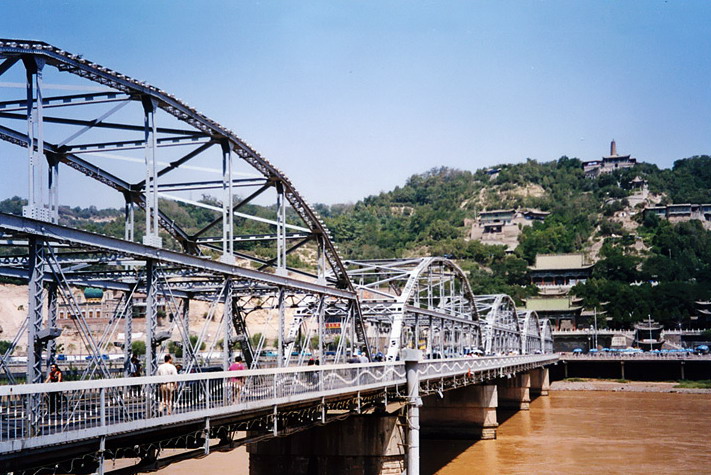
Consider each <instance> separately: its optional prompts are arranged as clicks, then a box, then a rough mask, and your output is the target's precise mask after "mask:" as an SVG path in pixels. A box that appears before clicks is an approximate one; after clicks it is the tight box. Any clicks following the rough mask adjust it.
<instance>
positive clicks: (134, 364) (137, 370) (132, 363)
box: [124, 353, 141, 377]
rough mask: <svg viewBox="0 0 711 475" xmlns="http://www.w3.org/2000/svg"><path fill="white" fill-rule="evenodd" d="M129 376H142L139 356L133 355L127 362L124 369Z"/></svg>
mask: <svg viewBox="0 0 711 475" xmlns="http://www.w3.org/2000/svg"><path fill="white" fill-rule="evenodd" d="M124 370H125V371H126V375H127V376H131V377H138V376H140V375H141V362H140V361H138V356H136V354H135V353H134V354H132V355H131V358H130V359H129V360H128V361H127V362H126V367H125V368H124Z"/></svg>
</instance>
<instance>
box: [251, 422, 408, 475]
mask: <svg viewBox="0 0 711 475" xmlns="http://www.w3.org/2000/svg"><path fill="white" fill-rule="evenodd" d="M402 422H403V421H402V420H401V419H400V418H399V417H398V416H396V415H390V414H384V415H380V414H369V415H360V416H351V417H349V418H348V419H346V420H343V421H339V422H332V423H329V424H327V425H325V426H323V427H316V428H313V429H310V430H307V431H304V432H298V433H296V434H293V435H290V436H288V437H279V438H276V439H271V440H267V441H264V442H259V443H256V444H250V445H249V446H248V447H247V451H248V452H249V473H250V474H251V475H265V474H273V473H284V474H286V473H289V474H295V475H301V474H303V475H306V474H309V475H310V474H330V473H338V474H344V475H351V474H352V475H356V474H385V475H389V474H393V475H395V474H397V475H400V474H401V473H403V472H404V470H405V441H406V434H405V431H404V426H403V424H402Z"/></svg>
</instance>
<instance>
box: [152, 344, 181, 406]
mask: <svg viewBox="0 0 711 475" xmlns="http://www.w3.org/2000/svg"><path fill="white" fill-rule="evenodd" d="M163 360H164V363H163V364H161V365H160V366H158V371H156V376H177V375H178V370H177V369H176V368H175V366H174V365H173V357H172V356H170V354H167V355H165V357H164V358H163ZM174 389H175V383H172V382H171V383H161V384H160V404H159V405H158V412H159V413H160V412H162V411H163V409H164V408H165V412H166V414H170V413H171V412H172V411H173V390H174Z"/></svg>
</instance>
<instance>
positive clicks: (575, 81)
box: [0, 0, 711, 206]
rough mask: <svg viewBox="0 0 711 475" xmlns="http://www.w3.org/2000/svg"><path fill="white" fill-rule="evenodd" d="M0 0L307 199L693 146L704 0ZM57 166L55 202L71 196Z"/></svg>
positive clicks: (19, 24) (701, 99)
mask: <svg viewBox="0 0 711 475" xmlns="http://www.w3.org/2000/svg"><path fill="white" fill-rule="evenodd" d="M0 6H1V9H2V17H1V18H0V36H2V37H5V38H21V39H37V40H42V41H45V42H48V43H50V44H53V45H55V46H58V47H60V48H62V49H64V50H66V51H70V52H72V53H76V54H82V55H83V56H84V58H86V59H89V60H91V61H95V62H97V63H99V64H102V65H104V66H107V67H110V68H112V69H114V70H117V71H119V72H121V73H124V74H127V75H129V76H132V77H135V78H137V79H140V80H143V81H147V82H148V83H150V84H153V85H155V86H158V87H160V88H162V89H164V90H166V91H168V92H170V93H172V94H174V95H175V96H177V97H179V98H181V99H183V100H184V101H185V102H187V103H188V104H189V105H191V106H193V107H195V108H196V109H198V110H200V111H201V112H203V113H204V114H206V115H207V116H208V117H210V118H212V119H214V120H216V121H218V122H219V123H221V124H223V125H224V126H225V127H227V128H229V129H232V130H234V131H235V132H236V133H237V134H238V135H239V136H240V137H242V138H243V139H244V140H245V141H247V142H248V143H250V144H251V145H252V146H253V147H254V148H256V149H257V150H258V151H259V152H260V153H261V154H262V155H263V156H265V157H267V158H268V159H269V160H270V161H271V162H272V163H274V164H275V165H276V166H277V167H279V168H280V169H281V170H283V171H284V173H285V174H286V175H287V176H288V177H289V178H290V179H291V181H292V183H294V185H295V186H296V188H297V189H298V190H299V191H300V193H301V194H302V195H303V196H304V197H305V198H306V199H307V200H308V201H309V202H312V203H314V202H321V203H327V204H333V203H342V202H355V201H357V200H359V199H362V198H364V197H366V196H368V195H372V194H377V193H379V192H381V191H389V190H391V189H393V188H394V187H396V186H402V185H403V184H404V183H405V182H406V180H407V178H408V177H410V176H411V175H413V174H417V173H423V172H425V171H427V170H429V169H431V168H433V167H441V166H447V167H452V168H458V169H464V170H472V171H473V170H476V169H479V168H483V167H490V166H493V165H496V164H501V163H516V162H521V161H524V160H526V159H527V158H531V159H535V160H538V161H550V160H555V159H557V158H559V157H561V156H563V155H567V156H570V157H578V158H580V159H581V160H595V159H599V158H600V157H601V156H603V155H607V154H608V152H609V147H610V141H611V140H612V139H615V140H616V142H617V150H618V152H619V153H620V154H631V155H632V156H633V157H636V158H637V159H638V160H639V161H644V162H649V163H654V164H657V165H659V166H660V167H663V168H669V167H671V166H672V165H673V162H674V161H675V160H678V159H681V158H685V157H690V156H693V155H700V154H711V34H709V28H708V24H709V20H711V2H708V1H672V0H668V1H663V0H661V1H660V0H644V1H632V0H627V1H606V0H594V1H572V0H560V1H542V0H539V1H532V0H531V1H526V0H519V1H507V0H496V1H494V0H492V1H412V0H410V1H388V0H374V1H368V0H361V1H334V0H326V1H298V2H297V1H259V2H253V1H209V2H208V1H180V0H171V1H164V0H152V1H150V2H147V1H132V0H122V1H113V0H105V1H101V2H97V1H88V0H87V1H58V0H53V1H32V2H25V1H8V0H0ZM3 81H7V80H6V79H5V77H4V76H0V93H2V94H3V97H7V94H8V88H7V87H5V88H2V87H1V86H2V84H3ZM9 92H11V93H12V94H15V95H18V96H20V95H21V93H22V91H21V90H19V89H15V90H14V91H9ZM23 160H24V161H23ZM25 162H26V154H25V152H23V151H22V150H21V149H19V148H14V147H9V146H3V147H1V148H0V166H2V167H3V168H5V167H6V166H8V165H11V166H21V165H22V164H24V163H25ZM17 177H18V175H17V174H12V173H0V198H4V197H8V196H12V195H15V194H17V195H20V196H27V185H26V181H25V180H22V179H17ZM60 179H61V178H60ZM73 180H74V178H73V177H71V176H69V177H68V178H67V179H66V180H65V182H61V188H60V201H61V202H62V203H65V204H69V205H72V206H76V205H85V204H86V201H85V199H84V197H83V196H82V195H81V194H80V193H79V190H78V189H77V187H76V186H73V185H74V183H73ZM99 205H104V206H109V205H112V206H120V205H121V203H120V202H118V201H117V202H115V203H114V202H110V201H101V200H99Z"/></svg>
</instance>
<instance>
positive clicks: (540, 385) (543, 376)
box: [530, 367, 551, 397]
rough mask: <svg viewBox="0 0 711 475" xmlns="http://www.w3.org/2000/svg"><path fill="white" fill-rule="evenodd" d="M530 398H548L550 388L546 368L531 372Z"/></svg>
mask: <svg viewBox="0 0 711 475" xmlns="http://www.w3.org/2000/svg"><path fill="white" fill-rule="evenodd" d="M530 374H531V396H532V397H537V396H548V391H550V388H551V380H550V373H549V371H548V368H546V367H543V368H536V369H533V370H531V372H530Z"/></svg>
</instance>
